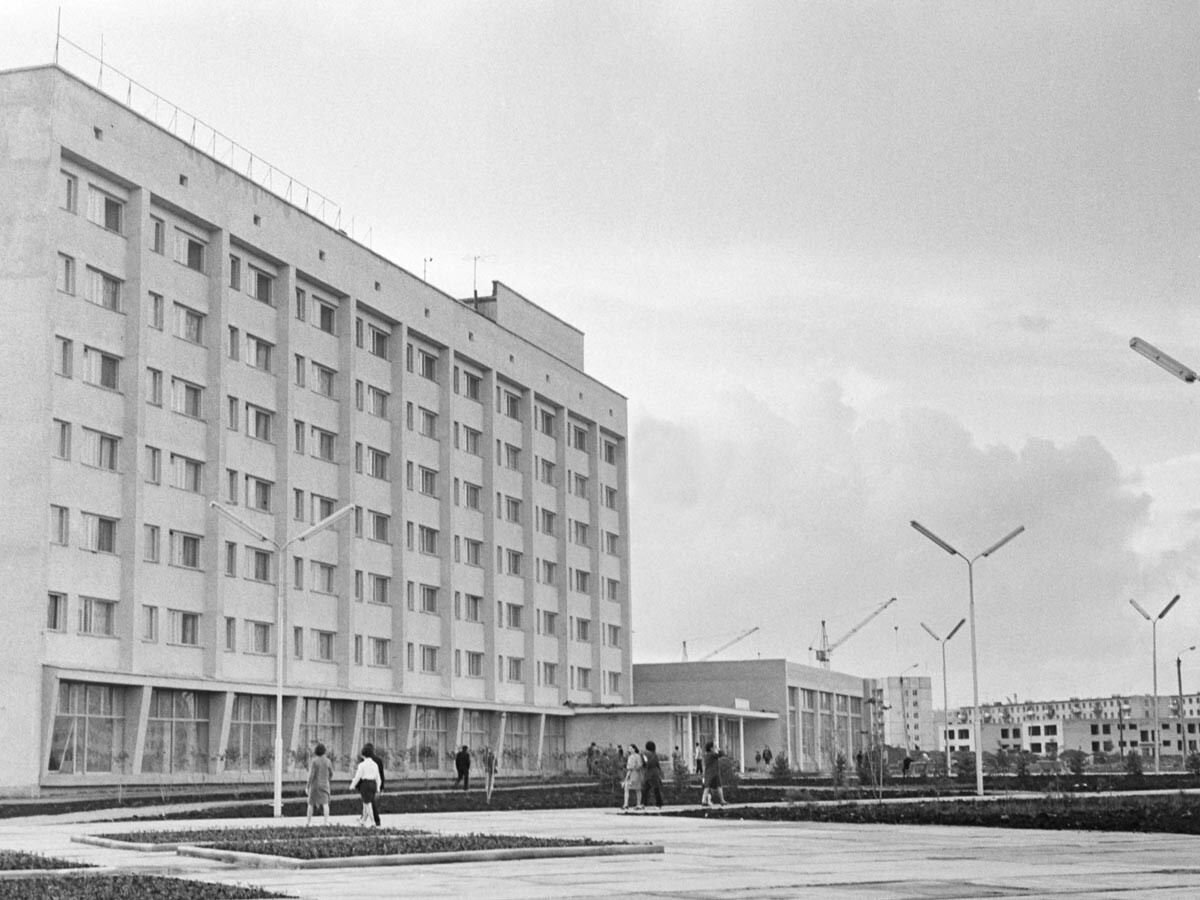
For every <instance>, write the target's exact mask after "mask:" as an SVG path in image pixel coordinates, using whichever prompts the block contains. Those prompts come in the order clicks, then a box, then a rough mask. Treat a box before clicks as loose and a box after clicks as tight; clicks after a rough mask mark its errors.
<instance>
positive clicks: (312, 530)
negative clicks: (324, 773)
mask: <svg viewBox="0 0 1200 900" xmlns="http://www.w3.org/2000/svg"><path fill="white" fill-rule="evenodd" d="M208 505H209V506H211V507H212V508H213V509H215V510H216V511H217V512H218V513H220V514H221V515H222V516H224V517H225V518H226V519H228V520H229V521H230V522H233V524H235V525H237V526H238V527H239V528H241V529H242V531H245V532H246V533H247V534H250V535H253V536H254V537H256V538H258V539H259V540H260V541H262V542H264V543H266V544H270V545H271V546H272V547H274V548H275V559H276V563H275V565H276V573H275V818H277V819H278V818H280V817H281V816H282V815H283V601H284V596H285V593H286V591H287V560H286V559H284V556H285V554H286V553H287V548H288V547H290V546H292V544H296V543H299V542H301V541H306V540H308V539H309V538H310V537H312V536H313V535H314V534H316V533H317V532H319V531H324V530H325V529H326V528H329V527H330V526H331V525H336V524H337V523H338V522H340V521H341V520H342V519H344V518H345V517H346V516H347V515H349V514H350V513H352V512H353V511H354V507H353V506H352V505H351V506H343V507H342V508H341V509H339V510H337V511H336V512H334V513H331V514H330V515H328V516H326V517H325V518H324V519H322V520H321V521H320V522H317V523H316V524H315V525H311V526H310V527H308V528H306V529H304V531H302V532H300V533H299V534H298V535H296V536H295V537H292V538H289V539H288V540H286V541H284V542H283V543H282V544H281V543H279V542H278V541H276V540H275V539H274V538H272V537H270V536H269V535H266V534H264V533H263V532H261V531H259V530H258V529H257V528H255V527H254V526H253V525H251V524H250V523H249V522H247V521H245V520H244V519H242V517H241V516H238V515H235V514H234V513H231V512H230V511H229V510H228V509H226V508H225V507H224V506H222V505H221V504H220V503H218V502H217V501H216V500H213V501H212V502H211V503H209V504H208Z"/></svg>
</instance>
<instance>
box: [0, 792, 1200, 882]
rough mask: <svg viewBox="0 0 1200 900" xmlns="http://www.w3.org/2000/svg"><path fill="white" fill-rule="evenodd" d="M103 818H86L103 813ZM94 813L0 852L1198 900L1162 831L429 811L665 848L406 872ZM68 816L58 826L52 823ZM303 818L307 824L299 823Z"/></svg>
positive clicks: (227, 870)
mask: <svg viewBox="0 0 1200 900" xmlns="http://www.w3.org/2000/svg"><path fill="white" fill-rule="evenodd" d="M92 815H93V814H87V818H89V819H90V818H91V816H92ZM82 816H83V814H81V815H80V816H75V817H71V816H63V817H40V818H39V819H9V820H4V821H0V847H4V848H7V849H14V850H28V851H33V852H37V853H45V854H47V855H52V856H58V857H63V858H66V859H71V860H76V861H80V862H88V863H93V864H96V865H103V866H114V867H119V868H121V869H125V870H132V871H138V872H143V873H148V874H151V873H154V874H169V875H174V876H179V877H189V878H198V879H203V880H207V881H214V882H222V883H231V884H232V883H243V884H254V885H258V886H260V887H264V888H268V889H270V890H275V891H278V892H280V893H285V894H291V895H294V896H297V897H305V898H320V900H341V898H354V900H358V898H361V897H364V896H385V897H391V896H396V897H399V896H403V897H405V898H413V897H418V898H419V897H429V898H443V897H446V898H449V897H455V898H458V897H487V898H488V900H514V898H547V900H550V898H591V897H606V898H613V897H621V898H625V897H633V898H650V897H654V898H658V900H662V898H676V897H677V898H681V900H682V898H687V900H698V898H700V900H704V898H717V897H721V898H725V897H730V896H736V897H763V898H799V900H807V898H818V897H820V898H824V900H829V898H833V900H851V898H864V897H869V898H872V900H889V898H932V897H937V898H976V897H980V898H981V897H1007V896H1020V897H1023V898H1046V897H1060V896H1062V897H1065V896H1072V897H1077V898H1078V897H1087V898H1111V900H1118V898H1119V900H1129V898H1132V897H1138V898H1152V900H1184V898H1188V900H1192V898H1195V897H1196V896H1197V894H1198V888H1197V885H1200V863H1198V862H1196V856H1197V851H1200V839H1198V838H1195V837H1187V836H1177V835H1161V834H1149V835H1140V834H1113V833H1092V832H1054V831H1051V832H1043V831H1017V830H1003V829H984V828H943V827H936V826H893V825H879V826H870V825H868V826H862V825H855V826H850V825H832V824H824V823H758V822H731V821H723V820H721V821H718V820H705V819H682V818H675V817H671V816H655V815H646V816H625V815H620V814H619V813H618V812H617V811H616V810H606V809H583V810H550V811H537V812H492V813H481V812H473V813H423V814H414V815H404V816H390V817H385V820H384V824H385V825H392V826H396V827H414V828H427V829H430V830H435V831H445V832H459V833H462V832H472V831H474V832H493V833H495V832H504V833H521V834H534V835H542V836H564V837H612V838H615V839H621V840H629V841H654V842H656V843H661V844H663V845H664V846H665V847H666V853H665V854H664V855H661V856H653V857H610V858H593V859H561V860H528V861H516V862H489V863H456V864H450V865H438V866H414V867H411V868H409V867H405V868H403V869H386V870H384V869H328V870H307V871H280V870H263V869H235V868H232V867H230V866H228V865H226V864H223V863H217V862H212V861H209V860H203V859H194V858H187V857H178V856H174V855H172V854H163V853H141V852H136V851H124V850H109V849H105V848H101V847H92V846H89V845H83V844H76V843H72V842H71V840H70V837H71V835H73V834H84V833H87V834H98V833H115V832H120V831H130V830H135V829H147V830H148V829H159V828H179V827H183V828H187V827H203V826H210V825H220V824H229V825H233V826H242V827H244V826H254V825H267V824H270V822H271V820H270V819H269V818H266V817H264V818H263V819H251V820H247V819H238V820H210V821H205V822H181V823H172V822H169V821H168V822H147V821H139V822H136V823H130V822H105V823H99V822H96V821H94V820H93V821H82ZM52 818H53V819H56V821H49V820H50V819H52ZM293 821H294V820H293Z"/></svg>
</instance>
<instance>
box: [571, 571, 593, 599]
mask: <svg viewBox="0 0 1200 900" xmlns="http://www.w3.org/2000/svg"><path fill="white" fill-rule="evenodd" d="M571 587H572V589H574V590H576V591H578V592H579V593H581V594H586V593H587V592H588V591H589V590H591V587H592V573H591V572H588V571H586V570H584V569H572V570H571Z"/></svg>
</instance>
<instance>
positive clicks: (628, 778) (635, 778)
mask: <svg viewBox="0 0 1200 900" xmlns="http://www.w3.org/2000/svg"><path fill="white" fill-rule="evenodd" d="M642 764H643V760H642V754H641V753H640V752H639V751H638V748H637V744H630V745H629V755H628V756H627V757H625V800H624V801H623V802H622V803H621V809H629V795H630V794H631V793H632V794H633V796H634V803H635V804H636V806H637V808H638V809H642Z"/></svg>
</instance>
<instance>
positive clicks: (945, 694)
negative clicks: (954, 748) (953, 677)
mask: <svg viewBox="0 0 1200 900" xmlns="http://www.w3.org/2000/svg"><path fill="white" fill-rule="evenodd" d="M966 624H967V620H966V619H965V618H963V619H959V620H958V624H957V625H955V626H954V627H953V628H951V629H950V633H949V634H948V635H946V636H945V637H944V638H940V637H938V636H937V634H936V633H935V632H934V630H933V629H932V628H930V627H929V626H928V625H926V624H925V623H924V622H922V623H921V627H922V628H924V629H925V630H926V631H927V632H929V636H930V637H931V638H933V639H934V640H935V641H937V642H938V643H939V644H941V645H942V715H943V716H944V718H945V721H944V722H943V724H942V749H943V750H945V751H946V754H947V757H946V765H947V770H948V769H949V764H950V763H949V750H948V749H946V748H948V747H949V741H948V740H947V738H946V732H947V731H949V729H950V701H949V699H948V698H949V696H950V691H949V689H948V688H947V687H946V644H948V643H950V639H951V638H952V637H954V636H955V635H956V634H958V629H960V628H962V627H963V626H964V625H966Z"/></svg>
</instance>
